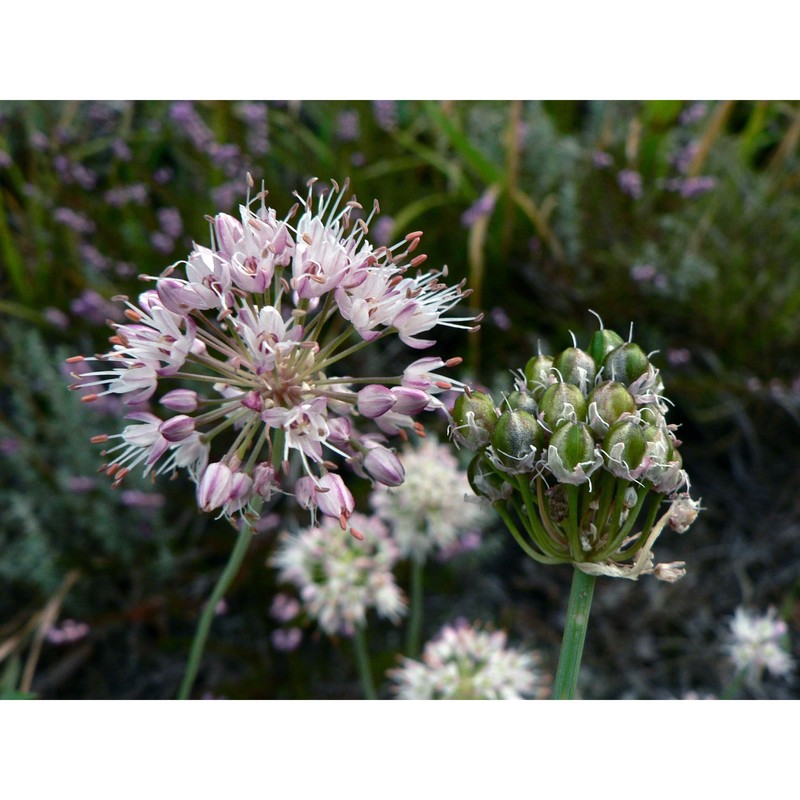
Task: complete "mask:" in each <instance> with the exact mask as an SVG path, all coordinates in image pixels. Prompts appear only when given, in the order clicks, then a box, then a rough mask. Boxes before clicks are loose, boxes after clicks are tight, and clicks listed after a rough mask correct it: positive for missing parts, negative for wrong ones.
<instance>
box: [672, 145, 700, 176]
mask: <svg viewBox="0 0 800 800" xmlns="http://www.w3.org/2000/svg"><path fill="white" fill-rule="evenodd" d="M699 149H700V142H698V141H694V140H693V141H691V142H689V143H688V144H687V145H686V146H685V147H682V148H681V149H680V150H678V152H677V153H675V154H674V155H673V156H672V157H671V158H670V160H671V161H672V163H673V164H674V166H675V169H677V170H678V172H680V173H681V174H682V175H685V174H686V173H687V172H688V171H689V166H690V165H691V163H692V161H694V157H695V156H696V155H697V151H698V150H699Z"/></svg>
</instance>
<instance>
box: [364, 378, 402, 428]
mask: <svg viewBox="0 0 800 800" xmlns="http://www.w3.org/2000/svg"><path fill="white" fill-rule="evenodd" d="M357 397H358V403H357V405H358V410H359V412H360V413H362V414H363V415H364V416H365V417H367V418H368V419H375V418H376V417H380V416H381V415H382V414H385V413H386V412H387V411H391V410H392V407H393V406H394V404H395V402H396V401H395V396H394V395H393V394H392V392H391V390H390V389H387V388H386V387H385V386H381V385H380V384H377V383H373V384H370V385H369V386H365V387H364V388H363V389H362V390H361V391H360V392H359V393H358V395H357Z"/></svg>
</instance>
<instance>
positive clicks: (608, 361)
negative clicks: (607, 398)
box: [603, 342, 650, 386]
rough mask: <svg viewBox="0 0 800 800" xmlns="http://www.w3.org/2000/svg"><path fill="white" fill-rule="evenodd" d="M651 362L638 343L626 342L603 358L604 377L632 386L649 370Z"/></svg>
mask: <svg viewBox="0 0 800 800" xmlns="http://www.w3.org/2000/svg"><path fill="white" fill-rule="evenodd" d="M649 366H650V362H649V361H648V360H647V356H646V355H645V353H644V351H643V350H642V348H641V347H639V345H638V344H634V343H633V342H626V343H625V344H621V345H620V346H619V347H616V348H614V349H613V350H612V351H611V352H610V353H608V355H606V357H605V358H604V359H603V377H604V378H608V379H610V380H612V381H619V382H620V383H624V384H625V385H626V386H630V385H631V384H632V383H633V382H634V381H635V380H636V379H637V378H638V377H639V376H640V375H644V373H645V372H647V368H648V367H649Z"/></svg>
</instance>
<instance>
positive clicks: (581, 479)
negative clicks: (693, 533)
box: [450, 327, 700, 582]
mask: <svg viewBox="0 0 800 800" xmlns="http://www.w3.org/2000/svg"><path fill="white" fill-rule="evenodd" d="M514 388H515V390H514V391H512V392H511V393H510V394H508V395H506V396H504V397H503V399H502V402H500V403H499V404H498V403H496V401H495V400H494V399H493V398H492V397H490V396H489V395H487V394H485V393H483V392H473V391H472V390H470V389H469V388H465V390H464V392H463V393H462V394H461V395H459V397H458V399H457V400H456V402H455V404H454V406H453V410H452V414H451V426H450V433H451V436H452V438H453V440H454V441H455V443H456V444H458V445H461V446H463V447H465V448H467V449H469V450H472V451H473V452H475V457H474V458H473V460H472V462H471V464H470V466H469V469H468V474H469V475H470V485H471V487H472V489H473V490H474V491H475V493H476V494H478V495H480V496H482V497H484V498H486V499H487V500H488V501H489V502H490V503H491V504H492V506H493V507H494V508H495V510H497V512H498V513H499V514H500V516H501V517H502V518H503V521H504V522H505V524H506V527H507V528H508V529H509V531H510V532H511V533H512V535H513V536H514V538H515V539H516V540H517V542H518V543H519V544H520V546H521V547H522V548H523V549H524V550H525V552H526V553H527V554H528V555H529V556H530V557H531V558H533V559H535V560H537V561H539V562H541V563H544V564H555V563H572V564H574V565H575V566H576V567H577V568H578V569H580V570H582V571H583V572H586V573H588V574H590V575H607V576H610V577H616V578H629V579H632V580H635V579H637V578H638V577H639V576H640V575H647V574H652V575H655V577H656V578H658V579H659V580H664V581H668V582H674V581H676V580H678V579H679V578H681V577H682V576H683V575H684V572H685V570H684V569H683V567H684V564H683V562H677V561H676V562H668V563H662V564H655V563H654V560H653V553H652V547H653V544H654V543H655V541H656V539H657V538H658V537H659V535H660V534H661V532H662V531H663V530H664V528H665V527H666V526H667V524H669V526H670V527H671V528H673V529H674V530H676V531H678V532H679V533H684V532H685V531H686V530H687V529H688V528H689V526H690V525H691V524H692V523H693V522H694V520H695V518H696V517H697V514H698V512H699V510H700V504H699V501H694V500H692V499H691V497H690V496H689V491H688V490H689V477H688V475H687V473H686V471H685V470H684V469H683V460H682V458H681V454H680V451H679V449H678V448H679V446H680V444H681V442H680V440H679V439H678V438H677V436H676V428H677V426H675V425H670V424H668V423H667V413H668V411H669V405H670V403H669V401H668V400H667V399H666V398H665V397H664V385H663V382H662V380H661V376H660V373H659V370H658V369H656V367H655V366H653V364H651V363H650V357H649V356H648V355H647V354H646V353H645V352H644V351H643V350H642V349H641V348H640V347H639V346H638V345H637V344H635V343H634V342H633V341H630V340H629V341H627V342H625V341H624V340H623V339H622V337H621V336H620V335H619V334H617V333H615V332H614V331H611V330H608V329H605V328H603V327H601V328H600V330H598V331H596V332H595V333H594V335H593V336H592V339H591V341H590V343H589V346H588V348H587V350H585V351H584V350H581V349H579V348H578V347H577V345H576V343H575V340H574V337H573V346H572V347H568V348H567V349H565V350H563V351H561V352H560V353H558V354H556V355H554V356H550V355H547V354H542V353H539V354H538V355H535V356H533V357H532V358H531V359H530V360H529V361H528V363H527V364H526V366H525V369H524V370H522V371H520V372H519V373H518V374H517V379H516V384H515V387H514ZM665 501H666V503H668V506H667V507H666V508H663V509H662V503H663V502H665ZM659 514H660V517H659Z"/></svg>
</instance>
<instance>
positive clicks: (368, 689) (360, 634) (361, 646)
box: [353, 627, 378, 700]
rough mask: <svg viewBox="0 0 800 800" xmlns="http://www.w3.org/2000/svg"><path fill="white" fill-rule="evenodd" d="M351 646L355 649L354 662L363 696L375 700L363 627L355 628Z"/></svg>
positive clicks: (375, 695)
mask: <svg viewBox="0 0 800 800" xmlns="http://www.w3.org/2000/svg"><path fill="white" fill-rule="evenodd" d="M353 647H354V648H355V651H356V664H357V665H358V674H359V677H360V678H361V685H362V686H363V688H364V697H366V699H367V700H377V699H378V695H377V694H376V693H375V684H374V682H373V680H372V669H371V668H370V664H369V653H368V652H367V637H366V636H365V634H364V628H362V627H358V628H356V632H355V635H354V636H353Z"/></svg>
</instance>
